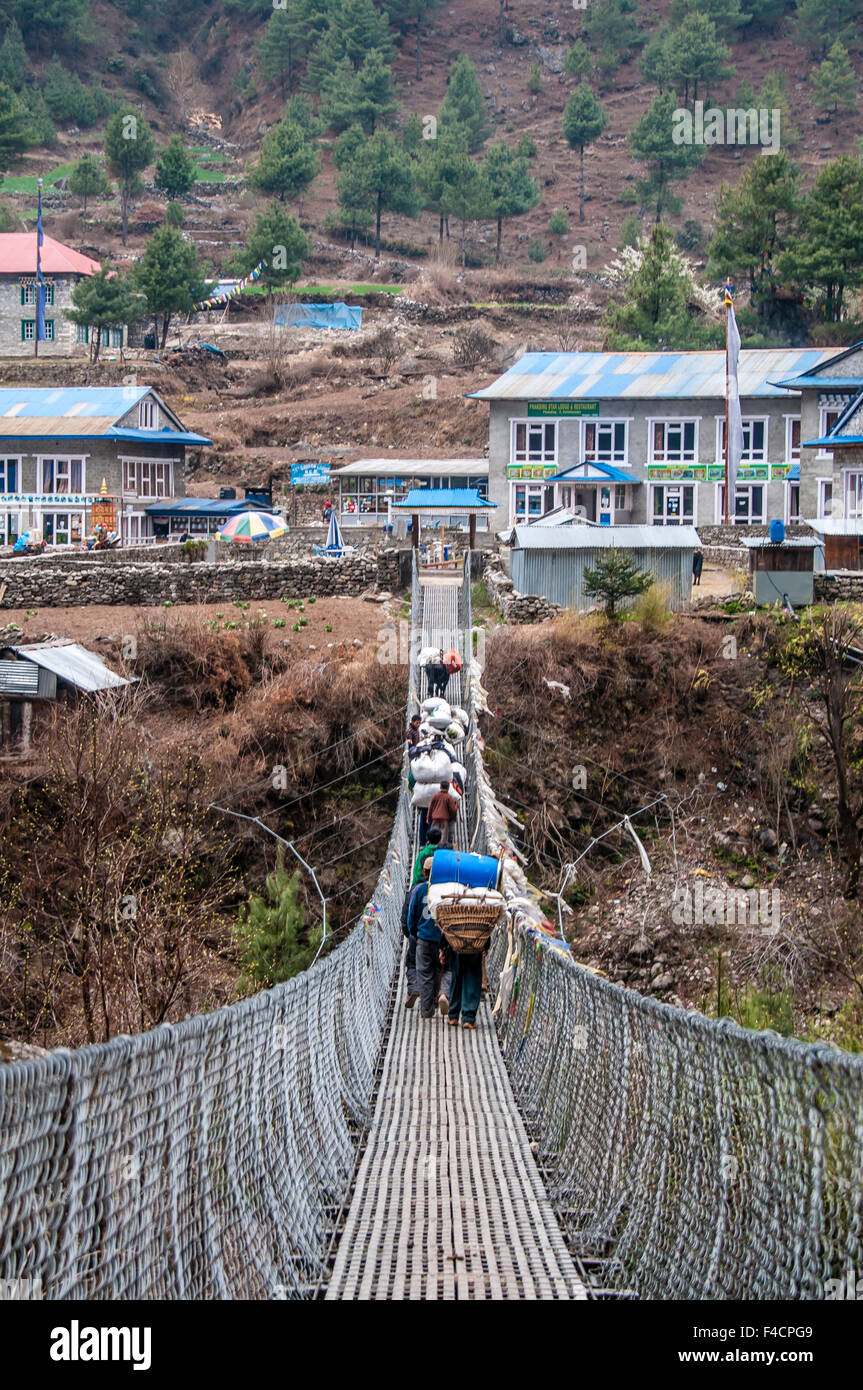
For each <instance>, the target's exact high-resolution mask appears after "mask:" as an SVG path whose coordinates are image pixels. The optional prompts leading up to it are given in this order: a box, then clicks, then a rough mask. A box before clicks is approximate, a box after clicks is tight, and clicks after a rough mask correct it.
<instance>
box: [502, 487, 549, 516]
mask: <svg viewBox="0 0 863 1390" xmlns="http://www.w3.org/2000/svg"><path fill="white" fill-rule="evenodd" d="M553 506H554V488H553V487H547V486H546V485H545V484H544V483H513V487H512V509H511V510H512V518H511V519H512V522H513V523H515V522H516V521H535V520H536V518H537V517H540V516H545V513H546V512H549V511H551V509H552V507H553Z"/></svg>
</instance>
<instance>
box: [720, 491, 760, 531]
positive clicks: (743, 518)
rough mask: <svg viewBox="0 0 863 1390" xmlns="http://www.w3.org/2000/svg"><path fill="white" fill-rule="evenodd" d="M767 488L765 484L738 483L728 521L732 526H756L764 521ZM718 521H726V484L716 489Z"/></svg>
mask: <svg viewBox="0 0 863 1390" xmlns="http://www.w3.org/2000/svg"><path fill="white" fill-rule="evenodd" d="M765 492H766V488H765V487H764V484H763V483H752V484H751V485H750V484H749V483H738V484H737V485H736V486H735V489H734V506H733V507H731V508H729V512H728V520H729V522H730V523H731V525H732V526H756V525H761V523H762V522H763V521H764V501H765ZM716 496H717V504H718V508H719V511H718V521H719V522H720V524H721V523H722V522H723V521H724V520H725V484H724V483H720V484H719V486H718V487H717V489H716Z"/></svg>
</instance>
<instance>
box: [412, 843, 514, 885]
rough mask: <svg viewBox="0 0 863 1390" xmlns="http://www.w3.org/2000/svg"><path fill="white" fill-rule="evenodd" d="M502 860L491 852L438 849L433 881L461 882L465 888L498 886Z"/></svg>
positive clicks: (432, 874) (435, 854) (434, 857)
mask: <svg viewBox="0 0 863 1390" xmlns="http://www.w3.org/2000/svg"><path fill="white" fill-rule="evenodd" d="M500 872H501V865H500V860H499V859H495V858H494V857H493V856H492V855H490V854H467V853H466V852H465V851H463V850H460V849H436V850H435V852H434V855H433V856H432V867H431V875H430V879H429V881H430V882H431V883H460V884H462V886H463V887H465V888H497V887H498V880H499V878H500Z"/></svg>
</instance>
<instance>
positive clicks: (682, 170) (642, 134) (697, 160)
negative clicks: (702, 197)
mask: <svg viewBox="0 0 863 1390" xmlns="http://www.w3.org/2000/svg"><path fill="white" fill-rule="evenodd" d="M676 110H677V101H676V99H675V96H674V93H673V92H664V93H663V95H662V96H658V97H654V99H653V101H652V103H651V105H650V106H649V108H648V109H647V111H645V113H644V115H643V116H642V117H641V120H640V121H639V122H638V124H637V125H636V126H635V128H634V129H633V130H631V131H630V133H629V148H630V149H631V150H632V153H633V155H634V156H635V158H636V159H640V160H643V161H644V162H645V163H646V164H647V169H648V177H647V178H646V179H643V180H641V181H640V182H639V184H638V194H639V197H640V198H641V199H642V202H643V204H644V205H645V206H650V205H652V206H653V208H654V211H655V216H656V221H657V222H659V221H660V219H661V217H662V214H663V212H666V211H668V212H673V211H675V210H676V209H678V208H679V206H680V204H679V200H678V199H676V198H674V197H673V196H672V194H671V184H672V183H673V182H674V180H676V179H681V178H685V177H686V175H687V174H689V173H691V172H692V170H693V169H695V168H697V166H698V165H699V164H701V163H703V161H704V157H705V149H704V146H703V145H686V144H681V145H678V144H675V142H674V140H673V138H672V131H673V129H674V113H675V111H676Z"/></svg>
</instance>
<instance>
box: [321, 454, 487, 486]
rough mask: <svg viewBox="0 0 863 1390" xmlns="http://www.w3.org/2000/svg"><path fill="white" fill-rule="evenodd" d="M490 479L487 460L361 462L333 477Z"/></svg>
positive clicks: (388, 460) (377, 460)
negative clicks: (376, 476) (464, 475)
mask: <svg viewBox="0 0 863 1390" xmlns="http://www.w3.org/2000/svg"><path fill="white" fill-rule="evenodd" d="M465 473H466V474H467V475H468V476H469V477H470V476H473V477H476V478H487V477H488V459H486V458H482V459H393V458H386V459H359V460H358V461H357V462H356V463H346V464H345V465H344V467H342V468H334V469H333V473H332V477H333V480H334V481H335V480H336V479H337V478H364V477H367V476H368V477H374V476H375V475H376V474H380V476H381V477H382V478H453V477H459V476H460V475H462V474H465Z"/></svg>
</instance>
